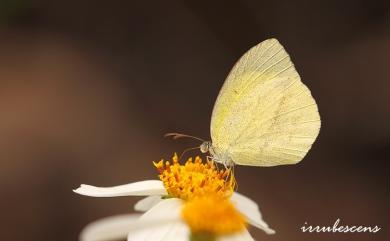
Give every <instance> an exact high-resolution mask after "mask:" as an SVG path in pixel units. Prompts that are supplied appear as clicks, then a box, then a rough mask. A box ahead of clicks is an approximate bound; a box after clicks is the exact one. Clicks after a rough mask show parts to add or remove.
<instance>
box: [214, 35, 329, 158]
mask: <svg viewBox="0 0 390 241" xmlns="http://www.w3.org/2000/svg"><path fill="white" fill-rule="evenodd" d="M320 126H321V121H320V116H319V113H318V108H317V105H316V102H315V100H314V99H313V97H312V96H311V93H310V90H309V89H308V88H307V87H306V86H305V85H304V84H303V83H302V82H301V80H300V77H299V74H298V73H297V71H296V70H295V67H294V64H293V63H292V62H291V60H290V57H289V55H288V54H287V52H286V51H285V50H284V48H283V46H282V45H281V44H280V43H279V42H278V41H277V40H276V39H268V40H265V41H263V42H261V43H260V44H258V45H256V46H255V47H253V48H251V49H250V50H249V51H248V52H247V53H245V54H244V55H243V56H242V57H241V58H240V60H239V61H238V62H237V63H236V64H235V66H234V67H233V69H232V70H231V72H230V73H229V75H228V77H227V79H226V81H225V83H224V85H223V87H222V89H221V91H220V92H219V95H218V98H217V100H216V103H215V105H214V109H213V113H212V118H211V127H210V131H211V138H212V143H213V148H214V152H215V153H216V155H217V156H222V157H223V158H226V159H231V160H232V161H233V162H234V163H236V164H240V165H253V166H275V165H284V164H294V163H297V162H299V161H301V160H302V159H303V157H304V156H305V155H306V153H307V152H308V151H309V149H310V148H311V145H312V144H313V142H314V141H315V139H316V137H317V135H318V133H319V130H320Z"/></svg>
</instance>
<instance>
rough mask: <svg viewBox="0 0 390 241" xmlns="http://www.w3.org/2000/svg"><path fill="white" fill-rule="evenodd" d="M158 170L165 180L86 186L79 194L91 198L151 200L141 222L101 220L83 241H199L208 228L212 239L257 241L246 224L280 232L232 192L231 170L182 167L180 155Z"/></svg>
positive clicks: (139, 206)
mask: <svg viewBox="0 0 390 241" xmlns="http://www.w3.org/2000/svg"><path fill="white" fill-rule="evenodd" d="M155 166H156V167H157V168H158V170H159V171H160V179H161V180H162V181H160V180H147V181H140V182H135V183H130V184H126V185H121V186H114V187H95V186H90V185H81V186H80V187H79V188H77V189H76V190H74V192H76V193H78V194H81V195H86V196H91V197H118V196H147V197H146V198H144V199H142V200H140V201H139V202H137V203H136V205H135V207H134V208H135V210H136V211H141V212H145V213H144V214H143V215H141V216H139V218H138V216H134V215H124V216H115V217H112V218H106V219H102V220H99V221H97V222H94V223H92V224H90V225H88V226H87V227H86V228H85V229H84V230H83V232H82V233H81V235H80V239H81V240H82V241H105V240H115V239H120V238H125V237H126V236H128V241H148V240H153V241H181V240H182V241H188V240H189V238H190V236H191V235H192V236H191V237H194V235H197V238H198V235H199V234H204V233H205V232H203V231H204V230H206V233H208V234H212V235H213V236H212V237H213V239H211V240H216V241H230V240H242V241H252V240H253V238H252V237H251V235H250V234H249V232H248V230H247V229H246V228H245V223H249V224H251V225H253V226H255V227H257V228H259V229H262V230H264V231H265V232H266V233H267V234H273V233H275V231H274V230H272V229H271V228H269V227H268V225H267V224H266V223H265V222H264V221H263V219H262V216H261V213H260V211H259V207H258V205H257V204H256V203H255V202H254V201H252V200H250V199H249V198H247V197H245V196H243V195H241V194H239V193H237V192H233V188H234V177H232V176H229V175H230V171H229V170H226V171H218V170H217V169H216V167H215V166H214V164H213V163H212V162H208V163H205V164H203V163H202V161H201V159H200V158H197V159H195V161H192V159H189V160H188V161H187V162H186V163H185V164H184V165H180V164H179V163H178V160H177V156H174V158H173V163H172V164H170V163H167V164H166V163H164V162H163V161H160V162H159V163H155ZM213 197H215V198H213ZM226 197H228V199H226ZM214 219H217V220H214ZM198 239H199V238H198ZM201 240H207V239H203V237H202V238H201Z"/></svg>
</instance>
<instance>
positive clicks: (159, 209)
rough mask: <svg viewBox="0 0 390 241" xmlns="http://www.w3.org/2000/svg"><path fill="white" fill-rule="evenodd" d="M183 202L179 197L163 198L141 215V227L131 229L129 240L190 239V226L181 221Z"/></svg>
mask: <svg viewBox="0 0 390 241" xmlns="http://www.w3.org/2000/svg"><path fill="white" fill-rule="evenodd" d="M182 204H183V201H182V200H180V199H177V198H170V199H165V200H162V201H161V202H159V203H158V204H156V205H155V206H154V207H153V208H151V209H150V210H149V211H147V212H146V213H145V214H144V215H142V216H141V217H140V219H139V220H138V221H137V223H138V225H137V226H138V227H139V228H138V229H133V230H131V231H130V232H129V236H128V238H127V240H128V241H148V240H153V241H172V240H175V241H188V237H189V236H188V235H189V230H188V227H187V225H185V224H184V223H183V222H182V221H181V207H182ZM141 223H143V224H144V225H143V228H141V225H140V224H141Z"/></svg>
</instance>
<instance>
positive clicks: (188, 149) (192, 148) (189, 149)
mask: <svg viewBox="0 0 390 241" xmlns="http://www.w3.org/2000/svg"><path fill="white" fill-rule="evenodd" d="M195 149H199V147H198V146H197V147H190V148H187V149H184V151H183V152H182V153H181V154H180V157H179V161H180V160H181V158H182V157H183V155H184V154H185V153H186V152H188V151H191V150H195Z"/></svg>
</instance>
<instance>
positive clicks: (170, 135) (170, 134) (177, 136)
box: [164, 133, 205, 142]
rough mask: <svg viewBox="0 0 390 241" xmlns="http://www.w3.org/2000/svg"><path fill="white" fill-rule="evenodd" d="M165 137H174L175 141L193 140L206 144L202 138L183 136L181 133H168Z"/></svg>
mask: <svg viewBox="0 0 390 241" xmlns="http://www.w3.org/2000/svg"><path fill="white" fill-rule="evenodd" d="M164 137H172V139H173V140H176V139H179V138H192V139H195V140H198V141H202V142H205V140H203V139H202V138H199V137H196V136H190V135H186V134H181V133H167V134H165V135H164Z"/></svg>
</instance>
